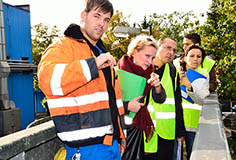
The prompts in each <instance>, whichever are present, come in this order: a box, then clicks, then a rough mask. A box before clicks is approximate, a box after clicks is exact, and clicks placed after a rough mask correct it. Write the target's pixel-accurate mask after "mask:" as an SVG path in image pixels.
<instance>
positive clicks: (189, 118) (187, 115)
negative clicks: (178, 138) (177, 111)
mask: <svg viewBox="0 0 236 160" xmlns="http://www.w3.org/2000/svg"><path fill="white" fill-rule="evenodd" d="M182 106H183V115H184V126H185V128H186V130H187V131H188V128H197V127H198V122H199V118H200V114H201V110H202V106H201V105H198V104H195V103H194V104H192V103H190V102H188V101H187V100H185V99H184V98H182Z"/></svg>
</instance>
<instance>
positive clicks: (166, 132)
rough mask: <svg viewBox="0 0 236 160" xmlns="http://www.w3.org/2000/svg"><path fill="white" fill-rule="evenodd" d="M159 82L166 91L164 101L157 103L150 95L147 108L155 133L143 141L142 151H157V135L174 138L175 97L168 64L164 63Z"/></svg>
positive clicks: (168, 138)
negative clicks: (148, 139)
mask: <svg viewBox="0 0 236 160" xmlns="http://www.w3.org/2000/svg"><path fill="white" fill-rule="evenodd" d="M176 74H177V73H176ZM176 76H177V75H176ZM175 83H176V81H175ZM161 84H162V86H163V88H164V89H165V91H166V97H167V98H166V101H165V102H164V103H163V104H159V103H156V102H155V101H154V100H153V99H152V96H150V99H149V104H148V110H149V113H150V116H151V118H152V120H153V123H154V125H155V133H154V135H153V137H152V139H151V140H150V141H149V142H148V143H146V142H145V141H144V151H145V152H148V153H154V152H157V149H158V148H157V146H158V145H157V138H158V136H160V137H162V138H163V139H167V140H174V139H175V117H176V115H175V99H174V89H173V84H172V79H171V77H170V67H169V64H166V65H165V70H164V73H163V76H162V79H161ZM175 86H176V84H175ZM150 95H152V93H150Z"/></svg>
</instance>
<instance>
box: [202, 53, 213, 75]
mask: <svg viewBox="0 0 236 160" xmlns="http://www.w3.org/2000/svg"><path fill="white" fill-rule="evenodd" d="M214 64H215V61H214V60H212V59H210V58H208V57H205V58H204V60H203V63H202V68H204V69H206V71H207V72H208V73H209V72H210V71H211V69H212V67H213V66H214Z"/></svg>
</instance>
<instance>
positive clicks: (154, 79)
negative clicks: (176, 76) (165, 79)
mask: <svg viewBox="0 0 236 160" xmlns="http://www.w3.org/2000/svg"><path fill="white" fill-rule="evenodd" d="M147 83H148V84H151V86H153V87H155V89H156V92H157V93H161V81H160V79H159V75H158V74H156V73H152V75H151V78H150V79H148V80H147Z"/></svg>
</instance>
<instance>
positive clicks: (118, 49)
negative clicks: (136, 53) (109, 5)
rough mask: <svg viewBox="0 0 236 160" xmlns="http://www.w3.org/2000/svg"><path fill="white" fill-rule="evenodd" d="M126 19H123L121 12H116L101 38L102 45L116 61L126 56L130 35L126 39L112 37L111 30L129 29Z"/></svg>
mask: <svg viewBox="0 0 236 160" xmlns="http://www.w3.org/2000/svg"><path fill="white" fill-rule="evenodd" d="M126 18H128V17H124V16H123V14H122V13H121V12H119V11H117V10H116V12H115V14H114V15H113V16H112V19H111V23H110V24H109V28H108V30H107V31H106V32H105V34H104V36H103V42H104V45H105V46H106V48H107V49H108V51H109V52H110V53H111V54H112V55H113V56H114V57H115V58H116V60H117V61H118V60H119V59H120V58H121V57H122V56H123V55H124V54H126V52H127V47H128V45H129V42H130V39H131V37H132V35H130V37H129V38H127V39H125V38H118V37H116V36H115V35H114V33H113V30H114V28H115V27H116V26H124V27H130V25H129V23H128V22H127V20H126Z"/></svg>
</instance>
